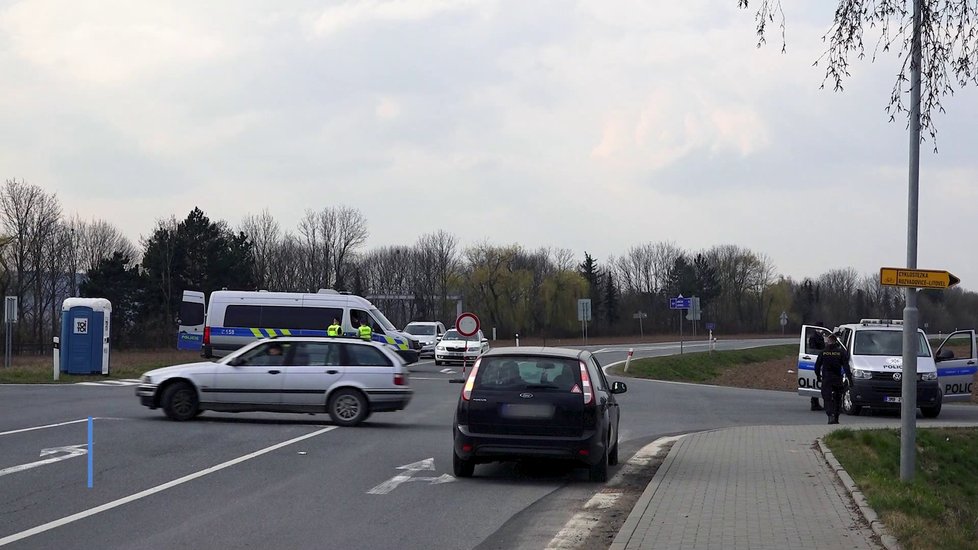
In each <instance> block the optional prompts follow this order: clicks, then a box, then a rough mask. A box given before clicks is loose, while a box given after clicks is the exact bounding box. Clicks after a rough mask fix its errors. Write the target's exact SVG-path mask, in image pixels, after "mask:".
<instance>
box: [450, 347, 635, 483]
mask: <svg viewBox="0 0 978 550" xmlns="http://www.w3.org/2000/svg"><path fill="white" fill-rule="evenodd" d="M627 389H628V388H627V387H626V386H625V384H623V383H621V382H615V383H613V384H609V383H608V379H607V378H605V375H604V371H602V370H601V366H600V365H599V364H598V361H597V359H595V357H594V355H592V354H591V353H590V352H588V351H583V350H575V349H567V348H527V347H520V348H497V349H493V350H492V351H489V352H488V353H486V354H484V355H482V356H481V357H480V358H479V360H478V361H477V362H476V364H475V366H474V367H473V368H472V371H471V372H470V373H469V376H468V378H467V379H466V380H465V387H464V388H463V389H462V395H461V396H459V400H458V408H457V409H456V411H455V422H454V425H453V430H452V431H453V434H454V439H455V442H454V460H453V467H454V473H455V476H456V477H469V476H471V475H472V474H473V472H474V470H475V465H476V464H480V463H485V462H494V461H505V460H515V459H522V458H545V459H561V460H569V461H574V462H577V463H579V464H580V465H582V466H585V467H587V468H588V469H589V473H590V478H591V480H592V481H606V480H607V479H608V466H609V465H614V464H617V463H618V421H619V416H620V413H619V410H618V403H617V401H616V400H615V394H619V393H624V392H625V391H626V390H627Z"/></svg>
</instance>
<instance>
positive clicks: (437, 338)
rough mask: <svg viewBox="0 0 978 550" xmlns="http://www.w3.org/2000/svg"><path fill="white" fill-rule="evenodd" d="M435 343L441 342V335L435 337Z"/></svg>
mask: <svg viewBox="0 0 978 550" xmlns="http://www.w3.org/2000/svg"><path fill="white" fill-rule="evenodd" d="M435 341H437V342H441V334H439V335H438V336H435Z"/></svg>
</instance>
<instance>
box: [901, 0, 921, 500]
mask: <svg viewBox="0 0 978 550" xmlns="http://www.w3.org/2000/svg"><path fill="white" fill-rule="evenodd" d="M920 19H921V0H914V3H913V46H912V48H911V60H910V185H909V188H910V189H909V195H908V198H907V268H909V269H915V268H916V267H917V200H918V197H919V195H920V193H919V191H920V63H921V52H920V50H921V47H920V46H921V44H920ZM906 297H907V303H906V307H905V308H904V310H903V384H902V388H901V390H902V392H901V400H900V401H901V405H900V480H901V481H904V482H910V481H913V478H914V470H915V468H916V464H915V463H916V440H917V338H918V337H917V314H918V311H917V289H916V288H908V289H906Z"/></svg>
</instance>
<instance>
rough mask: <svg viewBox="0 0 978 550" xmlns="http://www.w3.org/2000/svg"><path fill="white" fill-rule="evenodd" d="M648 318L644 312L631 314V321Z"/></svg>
mask: <svg viewBox="0 0 978 550" xmlns="http://www.w3.org/2000/svg"><path fill="white" fill-rule="evenodd" d="M648 316H649V314H648V313H645V312H644V311H639V312H638V313H633V314H632V319H646V318H648Z"/></svg>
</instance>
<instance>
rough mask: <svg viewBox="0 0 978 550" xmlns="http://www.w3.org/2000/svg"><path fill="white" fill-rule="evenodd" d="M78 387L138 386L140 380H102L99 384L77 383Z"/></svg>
mask: <svg viewBox="0 0 978 550" xmlns="http://www.w3.org/2000/svg"><path fill="white" fill-rule="evenodd" d="M75 385H76V386H138V385H139V379H138V378H120V379H118V380H101V381H99V382H76V383H75Z"/></svg>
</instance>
